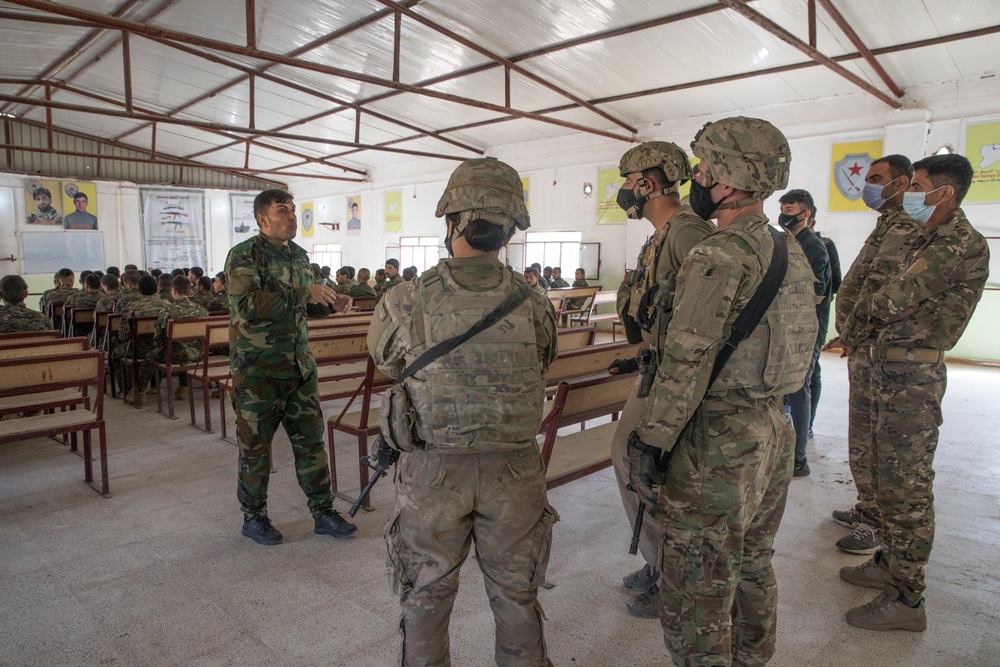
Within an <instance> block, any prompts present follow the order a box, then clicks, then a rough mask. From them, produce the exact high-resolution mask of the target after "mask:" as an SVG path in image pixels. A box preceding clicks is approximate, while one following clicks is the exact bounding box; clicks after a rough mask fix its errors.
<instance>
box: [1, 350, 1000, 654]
mask: <svg viewBox="0 0 1000 667" xmlns="http://www.w3.org/2000/svg"><path fill="white" fill-rule="evenodd" d="M823 377H824V392H823V400H822V404H821V409H820V414H819V416H818V419H817V422H816V428H815V431H816V439H815V443H814V444H811V445H810V464H811V466H812V471H813V472H812V476H811V477H808V478H805V479H798V480H794V481H793V483H792V489H791V493H790V496H789V501H788V509H787V511H786V513H785V519H784V522H783V524H782V526H781V530H780V532H779V533H778V539H777V544H776V550H777V553H776V555H775V568H776V570H777V574H778V582H779V587H780V594H779V601H780V602H779V614H780V616H779V626H778V652H777V654H776V655H775V657H774V660H773V661H772V662H771V665H773V666H774V667H802V666H804V665H808V666H809V667H834V666H839V665H843V666H845V667H846V666H850V667H855V666H858V665H863V666H865V667H889V666H900V667H903V666H905V667H934V666H938V665H940V666H948V667H952V666H964V665H977V666H980V665H1000V604H998V602H1000V569H998V568H997V565H996V563H997V554H998V545H1000V521H998V519H1000V506H998V501H1000V484H998V481H1000V410H998V409H997V407H998V405H997V396H1000V372H998V371H996V370H987V369H981V368H973V367H967V366H956V365H953V366H952V367H951V368H950V369H949V389H948V394H947V397H946V398H945V404H944V414H945V424H944V426H943V428H942V431H941V443H940V446H939V448H938V455H937V462H936V469H937V484H936V487H937V516H938V522H937V539H936V540H935V549H934V553H933V555H932V558H931V562H930V564H929V566H928V568H927V580H928V586H929V588H928V591H927V615H928V629H927V631H926V632H924V633H922V634H913V633H888V634H880V633H874V632H866V631H863V630H858V629H855V628H852V627H850V626H848V625H847V624H846V623H845V622H844V620H843V613H844V611H845V610H846V609H848V608H849V607H851V606H854V605H857V604H861V603H863V602H865V601H867V600H868V599H870V598H871V597H873V595H874V593H875V591H871V590H868V589H860V588H855V587H853V586H850V585H848V584H845V583H843V582H841V581H840V580H839V578H838V576H837V570H838V568H839V567H840V566H842V565H847V564H857V563H860V562H862V558H863V557H858V556H850V555H847V554H843V553H840V552H838V551H837V550H836V548H835V547H834V546H833V543H834V542H835V541H836V540H837V539H838V538H839V537H840V536H842V535H844V534H845V533H846V529H844V528H842V527H840V526H838V525H836V524H835V523H833V521H832V520H831V519H830V511H831V510H833V509H836V508H846V507H848V506H849V505H850V503H851V502H852V499H853V496H854V494H853V486H852V483H851V481H850V473H849V471H848V468H847V463H846V442H845V438H846V432H847V379H846V367H845V364H844V362H843V361H842V360H840V359H838V358H837V357H835V356H831V355H823ZM150 403H151V405H150V406H148V407H146V408H145V409H144V410H142V411H137V410H135V409H133V408H130V407H127V406H124V405H123V404H122V403H121V402H120V401H112V400H110V399H109V400H108V403H107V408H106V409H107V413H108V417H109V423H110V427H109V436H108V437H109V443H110V450H111V490H112V494H113V497H112V498H110V499H104V498H101V497H100V496H99V495H97V494H96V493H94V492H93V491H92V490H91V489H90V488H88V487H87V486H85V485H84V484H83V483H82V481H81V480H82V477H83V464H82V461H81V459H80V458H78V457H76V456H74V455H73V454H70V453H68V451H67V449H66V448H64V447H63V446H61V445H60V444H58V443H56V442H54V441H52V440H37V441H33V442H28V443H20V444H15V445H7V446H4V447H2V448H0V665H45V666H53V665H137V666H138V665H142V666H146V665H156V666H159V665H244V664H253V665H289V666H298V665H303V666H305V665H324V666H329V665H335V666H340V665H343V666H347V667H363V666H368V665H371V666H373V667H381V666H385V665H390V664H393V660H394V658H395V655H396V652H397V634H396V626H397V615H398V611H397V606H396V601H395V600H394V598H392V597H391V596H390V595H389V593H388V590H387V585H386V577H385V565H384V554H385V547H384V545H383V541H382V528H383V526H384V524H385V522H386V521H387V520H388V518H389V515H390V512H391V510H392V502H393V501H392V499H393V491H392V487H391V485H390V484H389V483H383V484H382V485H380V487H379V488H377V489H376V491H375V493H374V501H375V507H376V509H375V510H374V511H373V512H370V513H365V512H362V513H361V515H359V517H358V521H357V523H358V526H359V530H358V532H357V534H356V535H355V536H354V537H353V538H351V539H349V540H344V541H335V540H332V539H331V538H328V537H320V536H317V535H314V534H313V533H312V524H311V521H310V518H309V515H308V512H307V510H306V507H305V500H304V497H303V495H302V493H301V491H300V490H299V489H298V487H297V485H296V483H295V478H294V475H293V474H291V473H292V468H291V466H290V463H291V453H290V450H289V447H288V444H287V439H285V438H284V436H283V434H281V435H279V437H278V438H277V439H276V445H277V446H276V448H275V451H276V462H277V468H278V470H277V472H276V473H275V474H274V476H273V477H272V483H271V494H270V495H271V498H270V514H271V518H272V519H273V520H274V522H275V523H276V525H278V527H279V528H280V529H281V530H282V531H283V532H284V535H285V543H284V544H283V545H280V546H276V547H262V546H258V545H256V544H253V543H251V542H250V541H248V540H247V539H246V538H243V537H241V536H240V533H239V530H240V525H241V518H240V515H239V510H238V506H237V504H236V498H235V491H236V488H235V487H236V484H235V467H236V449H235V447H233V446H232V445H231V444H228V443H226V442H224V441H222V440H220V439H219V437H218V434H217V433H216V434H205V433H203V432H201V431H198V430H195V429H194V428H192V427H191V426H190V425H188V423H187V417H188V413H187V407H186V402H185V404H184V405H182V406H180V407H179V417H180V419H178V420H177V421H170V420H168V419H167V418H165V417H162V416H160V415H159V414H157V413H156V412H155V400H154V401H151V402H150ZM339 405H340V404H331V405H329V406H327V414H330V413H331V412H332V411H333V410H334V409H335V408H336V407H337V406H339ZM341 445H342V446H338V462H339V464H340V468H341V480H342V484H343V486H344V487H346V490H349V491H350V492H356V490H357V481H356V479H353V478H354V477H355V476H356V472H355V471H356V467H355V466H354V464H353V457H352V456H351V453H350V446H349V445H348V443H347V441H346V439H344V440H343V441H342V442H341ZM550 500H551V502H552V504H553V505H554V506H555V507H556V509H557V510H558V511H559V513H560V514H561V515H562V521H561V522H560V523H559V524H557V525H556V528H555V538H554V545H553V549H552V560H551V565H550V567H549V574H548V579H549V581H550V582H551V583H552V584H554V585H555V586H554V588H552V589H551V590H546V591H542V593H541V599H542V603H543V605H544V607H545V611H546V613H547V615H548V619H549V621H548V624H547V626H546V635H547V639H548V644H549V646H550V650H551V654H552V659H553V661H554V662H555V664H557V665H581V666H598V667H603V666H607V665H629V666H637V667H638V666H643V665H667V664H669V660H668V658H667V657H666V652H665V650H664V648H663V639H662V635H661V632H660V628H659V624H658V622H657V621H655V620H639V619H634V618H632V617H630V616H628V615H627V614H626V613H625V608H624V605H625V602H626V601H627V600H628V593H627V592H626V590H625V589H624V588H623V587H622V586H621V576H622V575H623V574H625V573H627V572H629V571H631V570H633V569H635V568H636V567H638V566H639V561H638V559H637V558H636V557H630V556H628V555H626V549H627V545H628V539H629V535H630V531H629V526H628V525H627V524H626V522H625V521H624V519H623V513H622V511H621V508H620V505H619V499H618V493H617V490H616V487H615V484H614V480H613V476H612V474H611V471H610V470H605V471H603V472H601V473H598V474H595V475H592V476H590V477H588V478H586V479H583V480H579V481H577V482H573V483H571V484H569V485H567V486H564V487H562V488H559V489H557V490H555V491H553V492H552V493H551V494H550ZM337 506H338V508H339V509H340V510H341V511H344V510H345V509H346V506H345V505H344V504H343V503H342V502H340V501H338V503H337ZM451 637H452V656H453V662H454V664H455V665H456V666H469V665H474V666H480V665H490V664H492V655H493V653H492V652H493V648H492V647H493V623H492V617H491V614H490V611H489V605H488V603H487V600H486V596H485V594H484V593H483V587H482V577H481V576H480V574H479V572H478V569H477V568H476V566H475V563H474V561H471V559H470V562H469V563H468V564H467V566H466V568H465V570H464V572H463V589H462V592H461V593H460V594H459V598H458V602H457V605H456V611H455V614H454V615H453V617H452V628H451Z"/></svg>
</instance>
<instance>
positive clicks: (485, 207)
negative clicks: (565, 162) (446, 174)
mask: <svg viewBox="0 0 1000 667" xmlns="http://www.w3.org/2000/svg"><path fill="white" fill-rule="evenodd" d="M452 213H458V214H460V220H461V221H460V223H459V225H458V226H457V227H456V229H455V233H456V234H458V233H461V232H462V231H463V230H464V229H465V227H466V225H468V224H469V222H470V221H471V220H477V219H478V220H486V221H487V222H491V223H493V224H494V225H499V226H500V227H503V229H504V231H507V232H510V231H511V228H512V227H517V228H518V229H521V230H524V229H527V228H528V227H530V226H531V221H530V219H529V217H528V207H527V206H525V204H524V187H523V186H522V185H521V177H520V176H519V175H518V173H517V171H515V170H514V168H513V167H511V166H510V165H509V164H507V163H505V162H501V161H500V160H497V159H496V158H492V157H488V158H476V159H473V160H466V161H465V162H463V163H462V164H460V165H458V168H456V169H455V171H454V172H452V174H451V178H449V179H448V185H447V187H445V189H444V194H442V195H441V199H440V200H438V204H437V210H436V211H435V212H434V215H435V216H436V217H438V218H440V217H442V216H445V215H450V214H452Z"/></svg>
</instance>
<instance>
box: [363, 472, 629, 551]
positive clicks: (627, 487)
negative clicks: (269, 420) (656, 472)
mask: <svg viewBox="0 0 1000 667" xmlns="http://www.w3.org/2000/svg"><path fill="white" fill-rule="evenodd" d="M625 488H626V489H628V490H629V491H633V492H634V491H635V488H634V487H633V486H632V485H631V484H629V485H628V486H626V487H625ZM645 515H646V501H645V500H640V501H639V509H638V510H636V513H635V525H634V526H633V527H632V542H631V543H630V544H629V545H628V555H629V556H634V555H636V553H638V551H639V536H640V535H642V519H643V517H644V516H645ZM352 516H353V515H352Z"/></svg>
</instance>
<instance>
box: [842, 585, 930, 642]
mask: <svg viewBox="0 0 1000 667" xmlns="http://www.w3.org/2000/svg"><path fill="white" fill-rule="evenodd" d="M846 617H847V622H848V623H850V624H851V625H853V626H854V627H856V628H864V629H865V630H909V631H910V632H923V631H924V630H926V629H927V614H926V612H925V611H924V601H923V599H921V600H920V601H919V602H918V603H917V606H916V607H911V606H910V605H908V604H907V603H905V602H903V598H902V595H900V593H899V592H898V591H897V590H896V589H895V588H893V587H892V586H886V587H885V588H883V589H882V592H881V593H879V594H878V597H876V598H875V599H874V600H872V601H871V602H869V603H868V604H865V605H861V606H860V607H854V608H853V609H848V610H847V614H846Z"/></svg>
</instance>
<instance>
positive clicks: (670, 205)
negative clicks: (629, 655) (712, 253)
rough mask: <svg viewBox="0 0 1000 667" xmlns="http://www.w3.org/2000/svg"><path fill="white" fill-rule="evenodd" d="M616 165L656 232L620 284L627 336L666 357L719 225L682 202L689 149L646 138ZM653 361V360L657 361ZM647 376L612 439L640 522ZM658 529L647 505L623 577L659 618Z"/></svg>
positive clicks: (626, 497) (631, 515)
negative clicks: (635, 562)
mask: <svg viewBox="0 0 1000 667" xmlns="http://www.w3.org/2000/svg"><path fill="white" fill-rule="evenodd" d="M618 170H619V172H620V173H621V175H622V176H623V177H624V178H625V183H623V184H622V187H621V190H619V193H618V205H619V206H621V208H623V209H624V210H625V212H626V213H627V215H628V217H629V218H630V219H632V220H641V219H645V220H647V221H649V223H650V224H651V225H652V226H653V235H652V236H650V237H649V238H648V239H646V243H645V244H644V245H643V246H642V249H641V250H640V251H639V259H638V260H637V261H636V266H635V270H633V271H630V272H629V273H628V275H627V276H626V279H625V281H624V282H623V283H622V284H621V287H619V288H618V314H619V316H620V317H621V320H622V322H623V323H624V324H625V334H626V336H627V337H628V340H629V342H630V343H639V342H642V343H643V347H648V348H650V349H651V350H652V351H653V352H654V353H656V354H657V358H661V357H660V356H659V355H660V353H661V352H662V347H661V344H662V342H663V341H662V339H661V338H660V337H661V336H662V334H663V332H665V331H666V330H667V323H668V322H669V321H670V304H671V301H672V299H673V295H674V285H675V280H676V277H677V270H678V269H680V266H681V262H683V261H684V258H685V257H686V256H687V254H688V253H689V252H690V251H691V248H693V247H694V246H696V245H697V244H698V243H700V242H701V241H703V240H704V239H705V238H706V237H707V236H708V235H709V234H712V233H713V232H715V227H714V226H713V225H712V223H710V222H706V221H705V220H704V219H702V218H700V217H698V216H697V215H695V213H694V211H692V210H691V207H690V206H686V205H682V204H681V203H680V198H679V196H678V194H677V190H678V188H680V186H681V185H682V184H683V183H686V182H687V181H689V180H691V166H690V163H689V162H688V157H687V155H686V154H685V153H684V151H683V150H681V149H680V148H679V147H678V146H677V145H675V144H672V143H669V142H666V141H647V142H646V143H643V144H640V145H638V146H636V147H635V148H632V149H629V150H628V151H627V152H626V153H625V154H624V155H622V157H621V160H620V161H619V165H618ZM638 321H641V322H642V323H643V325H644V327H645V328H643V327H642V326H640V325H639V324H638ZM652 365H653V367H654V368H655V365H656V364H655V361H654V362H653V364H652ZM637 368H638V365H637V364H636V362H635V361H634V360H628V361H627V362H626V363H625V364H624V367H622V365H620V364H616V365H613V366H612V368H611V369H609V370H610V371H611V372H612V373H617V372H619V371H622V372H626V373H627V372H630V371H632V370H635V369H637ZM641 383H642V380H641V379H640V380H638V381H637V382H636V384H635V387H634V388H633V390H632V393H631V394H629V398H628V401H627V402H626V403H625V408H624V410H622V414H621V419H620V420H619V421H618V427H617V428H616V429H615V435H614V438H613V439H612V441H611V460H612V461H613V463H614V469H615V479H616V480H617V481H618V491H619V492H620V493H621V497H622V504H623V505H624V506H625V514H626V515H627V516H628V520H629V523H630V524H632V525H634V524H635V518H636V516H637V511H638V508H639V497H638V496H637V495H636V494H635V492H634V491H630V490H629V489H628V488H627V487H628V483H629V475H628V446H627V443H628V436H629V434H630V433H631V432H632V431H633V430H634V429H635V427H636V426H637V425H638V423H639V418H640V417H641V416H642V413H643V412H644V411H645V409H646V398H645V397H643V398H640V397H639V396H638V390H639V386H640V384H641ZM659 535H660V530H659V522H658V521H657V519H656V517H654V516H652V513H646V514H645V516H644V517H643V526H642V535H641V539H640V542H639V551H640V553H641V554H642V557H643V559H645V561H646V564H645V565H644V566H643V567H641V568H639V569H638V570H637V571H635V572H633V573H632V574H629V575H628V576H626V577H625V578H624V583H625V585H626V586H627V587H628V588H630V589H632V590H635V591H637V593H636V595H635V597H633V598H632V600H630V601H629V602H628V604H627V605H626V609H627V610H628V612H629V613H630V614H632V615H633V616H639V617H640V618H656V617H657V615H658V610H657V603H658V599H659V585H658V583H657V582H658V580H659V577H660V571H659V566H658V564H657V563H658V561H657V552H658V551H659V548H660V539H659Z"/></svg>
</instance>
